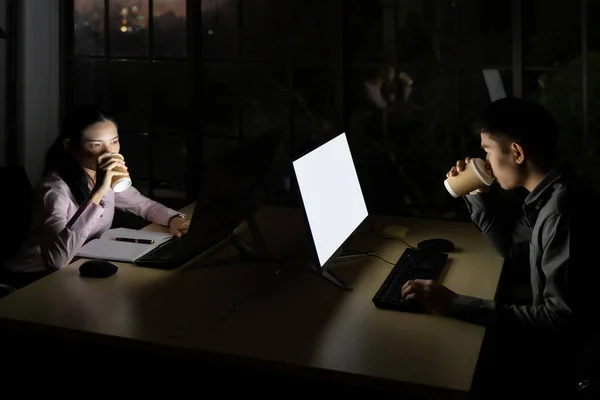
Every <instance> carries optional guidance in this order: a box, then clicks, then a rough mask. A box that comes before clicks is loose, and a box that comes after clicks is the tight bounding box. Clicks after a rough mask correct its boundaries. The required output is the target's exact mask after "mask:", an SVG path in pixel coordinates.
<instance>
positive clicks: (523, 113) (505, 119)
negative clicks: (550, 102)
mask: <svg viewBox="0 0 600 400" xmlns="http://www.w3.org/2000/svg"><path fill="white" fill-rule="evenodd" d="M475 132H476V133H477V134H478V135H479V134H480V133H486V134H488V135H490V137H491V138H492V139H494V140H496V141H498V142H500V143H501V144H507V143H508V142H515V143H518V144H520V145H521V146H523V148H524V149H525V151H526V152H528V153H529V156H530V157H531V158H532V159H534V160H537V161H551V160H554V159H555V158H556V157H557V153H558V127H557V125H556V122H555V121H554V118H552V115H550V113H549V112H548V111H547V110H546V109H545V108H544V107H542V106H541V105H539V104H537V103H534V102H530V101H526V100H521V99H517V98H515V97H506V98H503V99H500V100H496V101H495V102H493V103H492V104H490V105H489V106H488V108H487V109H486V110H485V111H484V113H483V116H482V118H481V119H480V120H479V121H478V122H477V123H476V125H475Z"/></svg>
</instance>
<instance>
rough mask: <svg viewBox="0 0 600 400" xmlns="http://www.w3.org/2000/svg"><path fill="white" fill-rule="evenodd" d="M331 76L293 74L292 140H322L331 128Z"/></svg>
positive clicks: (321, 72)
mask: <svg viewBox="0 0 600 400" xmlns="http://www.w3.org/2000/svg"><path fill="white" fill-rule="evenodd" d="M334 83H335V80H334V76H333V75H332V73H331V70H329V69H326V68H322V69H317V68H307V69H305V68H303V69H297V70H295V71H294V100H295V107H294V139H297V140H303V139H304V140H306V139H308V138H311V137H312V138H314V139H317V140H320V139H321V136H322V135H323V134H325V133H327V132H329V130H330V128H331V127H332V126H333V125H334V86H333V85H334Z"/></svg>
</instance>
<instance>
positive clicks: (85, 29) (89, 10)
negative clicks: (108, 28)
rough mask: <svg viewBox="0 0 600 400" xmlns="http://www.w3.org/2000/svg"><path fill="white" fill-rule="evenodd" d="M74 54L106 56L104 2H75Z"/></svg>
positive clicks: (99, 0)
mask: <svg viewBox="0 0 600 400" xmlns="http://www.w3.org/2000/svg"><path fill="white" fill-rule="evenodd" d="M73 23H74V25H73V52H74V53H75V54H85V55H103V54H104V0H75V1H74V2H73Z"/></svg>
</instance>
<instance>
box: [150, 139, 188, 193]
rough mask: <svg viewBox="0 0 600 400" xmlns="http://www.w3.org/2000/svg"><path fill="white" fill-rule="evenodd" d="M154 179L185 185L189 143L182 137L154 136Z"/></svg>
mask: <svg viewBox="0 0 600 400" xmlns="http://www.w3.org/2000/svg"><path fill="white" fill-rule="evenodd" d="M152 139H153V142H152V163H153V164H152V166H153V171H152V174H153V179H154V180H157V181H162V182H167V183H179V184H185V182H186V171H187V143H186V137H185V136H182V135H162V134H153V138H152Z"/></svg>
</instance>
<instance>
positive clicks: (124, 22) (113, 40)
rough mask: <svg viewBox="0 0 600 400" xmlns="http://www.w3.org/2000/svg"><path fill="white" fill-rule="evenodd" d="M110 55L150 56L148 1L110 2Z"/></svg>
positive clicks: (116, 0) (121, 0)
mask: <svg viewBox="0 0 600 400" xmlns="http://www.w3.org/2000/svg"><path fill="white" fill-rule="evenodd" d="M108 29H109V37H110V53H111V55H112V56H117V57H127V56H135V57H143V56H147V55H148V0H109V21H108Z"/></svg>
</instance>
